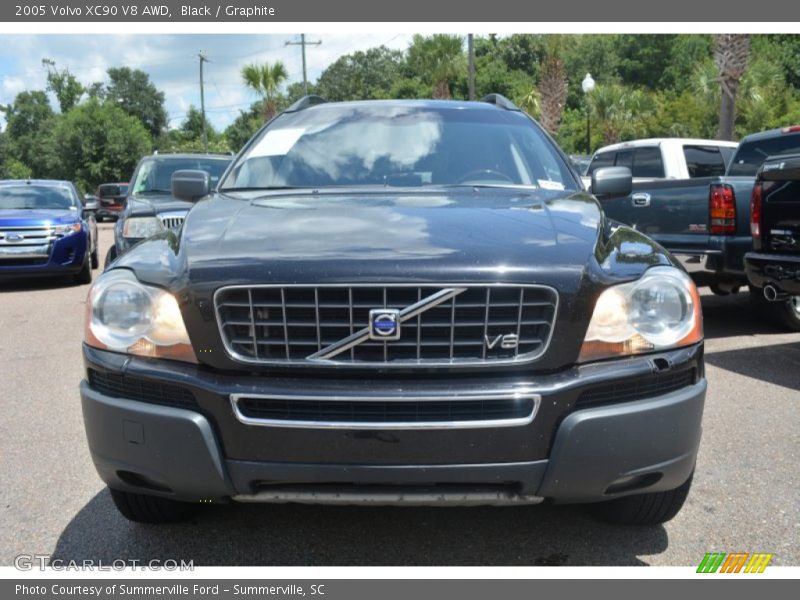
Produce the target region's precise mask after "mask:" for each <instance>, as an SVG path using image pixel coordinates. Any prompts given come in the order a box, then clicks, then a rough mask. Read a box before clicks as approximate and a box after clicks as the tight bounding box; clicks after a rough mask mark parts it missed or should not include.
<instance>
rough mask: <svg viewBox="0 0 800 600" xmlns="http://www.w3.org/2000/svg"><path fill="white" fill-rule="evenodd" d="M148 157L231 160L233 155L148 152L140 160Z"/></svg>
mask: <svg viewBox="0 0 800 600" xmlns="http://www.w3.org/2000/svg"><path fill="white" fill-rule="evenodd" d="M148 158H153V159H156V160H159V159H171V158H181V159H184V158H210V159H211V160H233V156H232V155H230V154H204V153H202V152H198V153H193V152H175V153H168V154H161V153H158V154H148V155H147V156H143V157H142V160H146V159H148Z"/></svg>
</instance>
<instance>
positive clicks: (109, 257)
mask: <svg viewBox="0 0 800 600" xmlns="http://www.w3.org/2000/svg"><path fill="white" fill-rule="evenodd" d="M116 258H117V247H116V246H111V248H109V249H108V253H107V254H106V262H105V264H104V265H103V268H104V269H107V268H108V265H110V264H111V263H112V262H114V260H115V259H116Z"/></svg>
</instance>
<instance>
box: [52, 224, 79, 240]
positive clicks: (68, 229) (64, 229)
mask: <svg viewBox="0 0 800 600" xmlns="http://www.w3.org/2000/svg"><path fill="white" fill-rule="evenodd" d="M80 230H81V224H80V223H70V224H69V225H55V226H53V233H55V234H56V235H58V236H62V237H63V236H66V235H72V234H73V233H78V232H79V231H80Z"/></svg>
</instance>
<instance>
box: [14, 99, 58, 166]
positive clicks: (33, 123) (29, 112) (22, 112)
mask: <svg viewBox="0 0 800 600" xmlns="http://www.w3.org/2000/svg"><path fill="white" fill-rule="evenodd" d="M2 110H3V112H4V113H5V115H6V131H5V138H6V150H5V152H6V156H7V160H12V159H13V160H15V161H17V162H19V163H21V164H22V165H25V166H26V167H27V168H28V169H29V170H30V173H31V176H36V177H39V176H44V175H46V168H45V166H44V164H43V163H42V160H41V156H42V145H43V137H44V135H45V133H46V132H47V130H48V129H49V128H50V125H51V122H52V120H53V119H54V113H53V109H52V107H51V106H50V101H49V100H48V99H47V94H46V93H45V92H43V91H41V90H35V91H30V92H27V91H26V92H20V93H19V94H17V96H16V97H15V98H14V102H12V103H11V104H10V105H8V106H4V107H3V108H2Z"/></svg>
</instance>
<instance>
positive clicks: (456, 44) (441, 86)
mask: <svg viewBox="0 0 800 600" xmlns="http://www.w3.org/2000/svg"><path fill="white" fill-rule="evenodd" d="M408 62H409V64H410V65H411V66H412V68H413V70H414V71H415V72H416V73H420V74H424V75H425V76H426V78H427V79H428V80H429V81H430V83H431V86H432V92H433V97H434V98H436V99H440V100H449V99H450V98H451V95H450V84H451V83H452V82H453V81H455V80H456V79H457V78H458V77H459V76H460V75H461V74H462V73H464V72H465V71H466V68H467V62H466V58H465V57H464V48H463V40H462V39H461V38H460V37H459V36H457V35H445V34H435V35H432V36H430V37H424V36H422V35H419V34H417V35H415V36H414V40H413V41H412V43H411V47H410V48H409V49H408Z"/></svg>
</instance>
